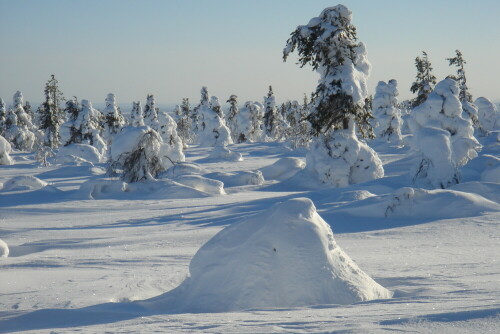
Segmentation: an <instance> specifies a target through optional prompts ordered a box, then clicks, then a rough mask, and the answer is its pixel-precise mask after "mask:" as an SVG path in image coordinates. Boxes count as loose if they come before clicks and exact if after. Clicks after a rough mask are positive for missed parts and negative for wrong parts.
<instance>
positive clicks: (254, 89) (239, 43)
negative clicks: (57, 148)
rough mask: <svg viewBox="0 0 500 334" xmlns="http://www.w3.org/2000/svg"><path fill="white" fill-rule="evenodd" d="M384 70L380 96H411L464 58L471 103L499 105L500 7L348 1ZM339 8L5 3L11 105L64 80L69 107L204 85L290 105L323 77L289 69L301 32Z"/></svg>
mask: <svg viewBox="0 0 500 334" xmlns="http://www.w3.org/2000/svg"><path fill="white" fill-rule="evenodd" d="M341 3H343V4H344V5H346V6H347V7H348V8H350V9H351V10H352V11H353V23H354V25H355V26H356V27H357V29H358V37H359V40H360V41H362V42H364V43H365V44H366V46H367V50H368V58H369V60H370V62H371V63H372V65H373V69H372V74H371V76H370V81H369V84H370V90H371V93H373V92H374V88H375V85H376V83H377V82H378V81H379V80H385V81H386V80H389V79H392V78H395V79H397V80H398V82H399V90H400V95H401V98H409V97H411V93H410V92H409V87H410V85H411V82H412V81H413V79H414V77H415V67H414V59H415V57H416V56H418V55H420V53H421V51H422V50H426V51H427V52H428V54H429V57H430V60H431V61H432V63H433V66H434V69H435V74H436V76H437V77H438V79H442V78H444V77H445V76H446V75H448V74H451V73H452V72H453V71H454V70H453V69H452V68H450V67H448V65H447V62H446V60H445V58H446V57H450V56H453V55H454V51H455V49H457V48H458V49H460V50H461V51H462V52H463V54H464V57H465V58H466V60H467V61H468V64H467V65H466V73H467V76H468V83H469V87H470V89H471V92H472V94H473V95H474V96H475V97H478V96H486V97H488V98H491V99H497V98H499V97H500V87H499V85H498V78H500V65H499V61H500V18H499V17H500V1H498V0H477V1H470V0H469V1H463V0H420V1H411V0H378V1H372V0H347V1H343V2H341ZM336 4H337V2H332V1H323V0H302V1H294V0H286V1H285V0H141V1H139V0H136V1H132V0H85V1H84V0H0V97H3V99H4V100H6V101H7V102H8V103H10V101H11V98H12V95H13V94H14V92H15V91H16V90H21V91H23V93H24V96H25V99H27V100H30V101H34V102H39V101H41V100H42V98H43V87H44V85H45V82H46V81H47V80H48V78H49V77H50V74H52V73H53V74H55V75H56V78H57V79H58V80H59V83H60V87H61V90H62V91H63V93H64V94H65V96H66V97H71V96H73V95H76V96H78V98H85V99H90V100H92V101H93V102H94V103H100V102H103V101H104V98H105V96H106V94H107V93H110V92H111V93H115V94H116V95H117V99H118V101H119V102H122V103H123V102H130V101H133V100H144V99H145V97H146V94H148V93H153V94H155V96H156V98H157V100H158V101H159V102H162V103H179V102H180V101H181V99H182V98H183V97H189V98H190V99H191V100H192V103H197V102H198V100H199V91H200V88H201V86H203V85H206V86H208V88H209V91H210V94H211V95H216V96H218V97H219V98H220V100H221V101H226V100H227V98H228V97H229V95H230V94H236V95H238V96H239V101H240V103H243V102H244V101H246V100H261V98H262V96H264V95H265V94H266V93H267V88H268V85H273V88H274V91H275V94H276V97H277V99H278V100H279V101H283V100H286V99H301V98H302V96H303V93H308V94H309V93H310V92H312V91H313V90H314V88H315V86H316V83H317V79H318V74H316V73H315V72H313V71H311V69H310V68H307V67H305V68H302V69H301V68H299V66H297V65H295V63H294V61H293V59H291V60H289V61H288V62H287V63H283V62H282V49H283V47H284V45H285V43H286V40H287V39H288V37H289V34H290V33H291V32H292V31H293V30H294V29H295V28H296V26H297V25H301V24H306V23H307V22H308V21H309V19H310V18H312V17H314V16H317V15H319V13H320V12H321V10H322V9H324V8H325V7H328V6H333V5H336Z"/></svg>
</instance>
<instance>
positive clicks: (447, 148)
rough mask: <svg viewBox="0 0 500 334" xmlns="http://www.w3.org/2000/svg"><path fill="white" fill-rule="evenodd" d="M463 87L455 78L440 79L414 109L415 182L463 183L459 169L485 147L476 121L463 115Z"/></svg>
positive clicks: (428, 184)
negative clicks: (476, 127)
mask: <svg viewBox="0 0 500 334" xmlns="http://www.w3.org/2000/svg"><path fill="white" fill-rule="evenodd" d="M458 94H459V88H458V84H457V82H456V81H455V80H454V79H452V78H446V79H444V80H442V81H440V82H439V83H438V84H437V85H436V87H435V88H434V90H433V91H432V92H431V94H429V96H428V98H427V100H426V101H424V103H422V104H421V105H420V106H418V107H417V108H415V109H413V112H412V114H411V115H412V117H411V118H410V119H409V120H408V121H409V126H410V129H411V130H412V133H413V136H412V137H410V138H409V139H408V141H409V142H410V145H411V146H412V148H413V149H414V150H415V151H416V152H419V156H418V160H417V165H416V168H415V170H414V171H413V172H412V174H413V181H414V182H415V183H417V184H418V185H422V186H426V187H437V188H448V187H450V186H452V185H454V184H457V183H459V182H460V173H459V171H458V168H459V167H461V166H463V165H465V164H466V163H467V162H468V161H469V160H471V159H473V158H475V157H476V156H477V151H478V150H479V149H480V148H481V145H480V144H479V142H478V141H477V140H476V138H474V135H473V134H474V128H473V127H472V124H471V123H470V122H469V121H468V120H466V119H464V118H462V116H461V115H462V105H461V103H460V100H459V98H458Z"/></svg>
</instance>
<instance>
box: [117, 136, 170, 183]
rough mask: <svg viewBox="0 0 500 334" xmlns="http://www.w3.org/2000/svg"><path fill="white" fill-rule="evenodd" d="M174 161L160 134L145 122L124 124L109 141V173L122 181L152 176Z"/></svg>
mask: <svg viewBox="0 0 500 334" xmlns="http://www.w3.org/2000/svg"><path fill="white" fill-rule="evenodd" d="M173 164H174V161H173V160H172V159H171V158H170V157H169V156H167V155H165V154H164V143H163V141H162V139H161V136H160V135H159V134H158V132H156V131H154V130H153V129H151V128H150V127H148V126H141V127H132V126H129V127H126V128H123V129H122V131H121V132H120V133H119V134H118V135H117V136H116V137H115V140H114V141H113V143H112V144H111V163H110V167H109V171H110V174H112V175H113V174H120V175H121V178H122V179H123V180H124V181H125V182H137V181H142V180H153V179H155V178H156V177H157V176H158V175H159V174H160V173H161V172H163V171H165V170H166V169H167V168H169V167H170V166H172V165H173Z"/></svg>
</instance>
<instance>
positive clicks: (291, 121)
mask: <svg viewBox="0 0 500 334" xmlns="http://www.w3.org/2000/svg"><path fill="white" fill-rule="evenodd" d="M284 105H285V110H286V124H283V123H282V126H283V128H284V131H283V139H284V140H285V141H286V142H287V145H289V146H290V147H291V148H293V149H295V148H298V147H307V146H309V143H310V141H311V132H312V128H311V124H310V123H309V121H308V116H309V114H310V111H311V110H310V107H311V106H310V104H309V102H308V101H307V97H305V100H304V103H303V104H302V105H300V104H299V102H298V101H295V100H294V101H287V102H285V104H284ZM278 127H279V126H278Z"/></svg>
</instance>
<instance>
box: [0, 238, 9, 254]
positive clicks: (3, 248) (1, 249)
mask: <svg viewBox="0 0 500 334" xmlns="http://www.w3.org/2000/svg"><path fill="white" fill-rule="evenodd" d="M0 257H9V246H8V245H7V243H6V242H5V241H3V240H2V239H0Z"/></svg>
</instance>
